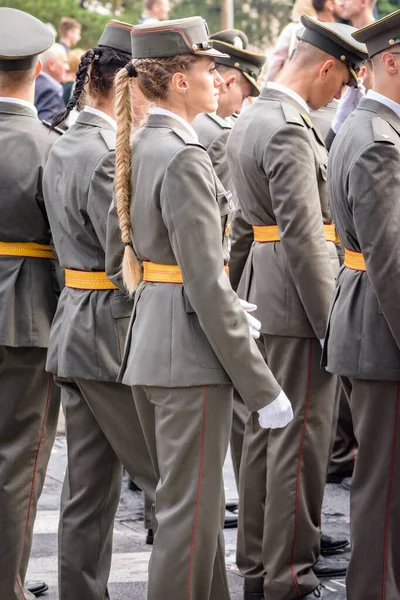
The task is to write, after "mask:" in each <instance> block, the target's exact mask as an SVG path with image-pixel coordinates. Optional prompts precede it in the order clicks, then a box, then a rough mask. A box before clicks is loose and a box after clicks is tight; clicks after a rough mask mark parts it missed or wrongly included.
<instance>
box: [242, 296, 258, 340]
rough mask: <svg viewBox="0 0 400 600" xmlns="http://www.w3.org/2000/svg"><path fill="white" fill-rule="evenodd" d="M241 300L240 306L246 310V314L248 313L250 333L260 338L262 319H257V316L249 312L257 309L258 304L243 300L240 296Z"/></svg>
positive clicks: (255, 337)
mask: <svg viewBox="0 0 400 600" xmlns="http://www.w3.org/2000/svg"><path fill="white" fill-rule="evenodd" d="M239 302H240V306H241V307H242V308H243V310H244V314H245V315H246V318H247V323H248V326H249V331H250V335H251V336H252V337H253V338H254V339H255V340H258V338H259V337H260V329H261V323H260V321H259V320H258V319H256V318H255V317H253V315H250V314H249V313H251V312H254V311H255V310H257V305H256V304H250V302H246V300H241V299H240V298H239Z"/></svg>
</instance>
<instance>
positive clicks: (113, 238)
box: [106, 198, 126, 293]
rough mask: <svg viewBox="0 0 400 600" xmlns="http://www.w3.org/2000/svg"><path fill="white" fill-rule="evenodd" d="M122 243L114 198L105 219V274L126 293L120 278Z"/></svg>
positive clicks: (122, 253)
mask: <svg viewBox="0 0 400 600" xmlns="http://www.w3.org/2000/svg"><path fill="white" fill-rule="evenodd" d="M124 249H125V248H124V245H123V243H122V241H121V231H120V228H119V220H118V214H117V209H116V206H115V198H113V201H112V203H111V206H110V210H109V213H108V219H107V239H106V274H107V277H108V279H110V280H111V281H112V282H113V284H114V285H116V286H117V287H118V288H119V289H120V290H121V291H122V292H125V293H126V288H125V286H124V284H123V280H122V259H123V257H124Z"/></svg>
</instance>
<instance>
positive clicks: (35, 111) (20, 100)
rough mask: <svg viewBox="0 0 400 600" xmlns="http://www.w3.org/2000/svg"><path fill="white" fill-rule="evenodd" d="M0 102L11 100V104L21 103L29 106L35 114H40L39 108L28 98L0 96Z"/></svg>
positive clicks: (26, 106)
mask: <svg viewBox="0 0 400 600" xmlns="http://www.w3.org/2000/svg"><path fill="white" fill-rule="evenodd" d="M0 102H9V103H10V104H19V105H20V106H25V108H29V110H31V111H32V112H33V114H34V115H35V117H37V116H38V111H37V108H36V106H35V105H34V104H32V102H28V100H22V98H8V97H4V96H0Z"/></svg>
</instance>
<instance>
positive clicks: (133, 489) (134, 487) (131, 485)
mask: <svg viewBox="0 0 400 600" xmlns="http://www.w3.org/2000/svg"><path fill="white" fill-rule="evenodd" d="M128 488H129V489H130V490H131V492H141V491H142V490H141V489H140V487H139V486H137V485H136V483H135V482H134V481H133V479H131V478H130V477H129V481H128Z"/></svg>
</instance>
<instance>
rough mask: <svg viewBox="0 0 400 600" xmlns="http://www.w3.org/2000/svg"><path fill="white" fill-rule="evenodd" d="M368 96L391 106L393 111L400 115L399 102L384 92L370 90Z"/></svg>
mask: <svg viewBox="0 0 400 600" xmlns="http://www.w3.org/2000/svg"><path fill="white" fill-rule="evenodd" d="M367 98H369V99H370V100H376V101H377V102H380V103H381V104H384V105H385V106H387V107H388V108H391V109H392V111H393V112H395V113H396V115H397V116H398V117H400V104H397V102H395V101H394V100H391V99H390V98H388V97H387V96H384V95H383V94H380V93H379V92H375V90H368V92H367Z"/></svg>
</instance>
